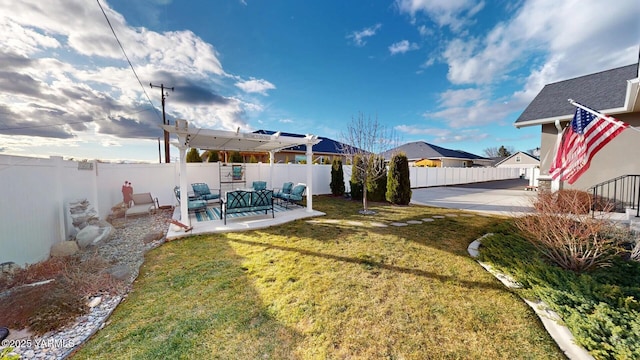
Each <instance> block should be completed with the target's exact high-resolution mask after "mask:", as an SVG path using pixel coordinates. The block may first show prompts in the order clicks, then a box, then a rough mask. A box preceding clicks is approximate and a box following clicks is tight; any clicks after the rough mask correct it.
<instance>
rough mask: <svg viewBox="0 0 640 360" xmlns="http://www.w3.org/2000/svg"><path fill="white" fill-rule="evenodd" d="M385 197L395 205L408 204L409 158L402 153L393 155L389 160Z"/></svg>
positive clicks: (409, 194) (409, 195) (409, 199)
mask: <svg viewBox="0 0 640 360" xmlns="http://www.w3.org/2000/svg"><path fill="white" fill-rule="evenodd" d="M385 195H386V199H387V201H388V202H390V203H392V204H397V205H408V204H409V202H410V201H411V181H410V179H409V159H407V155H405V154H404V153H399V154H395V155H393V157H392V158H391V161H390V162H389V176H388V177H387V192H386V194H385Z"/></svg>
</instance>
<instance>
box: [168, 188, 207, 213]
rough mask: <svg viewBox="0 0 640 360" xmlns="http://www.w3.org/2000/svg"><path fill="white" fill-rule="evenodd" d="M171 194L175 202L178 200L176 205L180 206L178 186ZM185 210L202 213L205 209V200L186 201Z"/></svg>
mask: <svg viewBox="0 0 640 360" xmlns="http://www.w3.org/2000/svg"><path fill="white" fill-rule="evenodd" d="M173 193H174V194H175V196H176V200H178V205H179V204H180V188H179V187H178V186H176V187H174V188H173ZM187 209H188V211H203V210H206V209H207V201H206V200H197V199H196V200H191V199H189V200H187Z"/></svg>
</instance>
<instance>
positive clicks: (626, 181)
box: [589, 175, 640, 217]
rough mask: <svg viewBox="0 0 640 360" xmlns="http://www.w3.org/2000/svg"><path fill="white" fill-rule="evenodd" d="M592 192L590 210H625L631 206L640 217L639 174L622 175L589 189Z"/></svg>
mask: <svg viewBox="0 0 640 360" xmlns="http://www.w3.org/2000/svg"><path fill="white" fill-rule="evenodd" d="M589 192H592V193H593V205H592V209H591V210H592V211H597V210H599V211H616V212H626V209H628V208H631V209H635V210H636V217H640V175H623V176H619V177H617V178H615V179H611V180H608V181H605V182H601V183H600V184H597V185H594V186H592V187H591V188H590V189H589Z"/></svg>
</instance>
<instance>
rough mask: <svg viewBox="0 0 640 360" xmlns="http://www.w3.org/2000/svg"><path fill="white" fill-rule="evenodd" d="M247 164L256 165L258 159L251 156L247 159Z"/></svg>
mask: <svg viewBox="0 0 640 360" xmlns="http://www.w3.org/2000/svg"><path fill="white" fill-rule="evenodd" d="M249 163H251V164H257V163H258V159H256V156H255V155H253V154H251V156H250V157H249Z"/></svg>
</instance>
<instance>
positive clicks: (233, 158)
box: [231, 151, 244, 163]
mask: <svg viewBox="0 0 640 360" xmlns="http://www.w3.org/2000/svg"><path fill="white" fill-rule="evenodd" d="M231 162H234V163H241V162H244V158H243V157H242V155H240V152H239V151H234V152H232V153H231Z"/></svg>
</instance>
